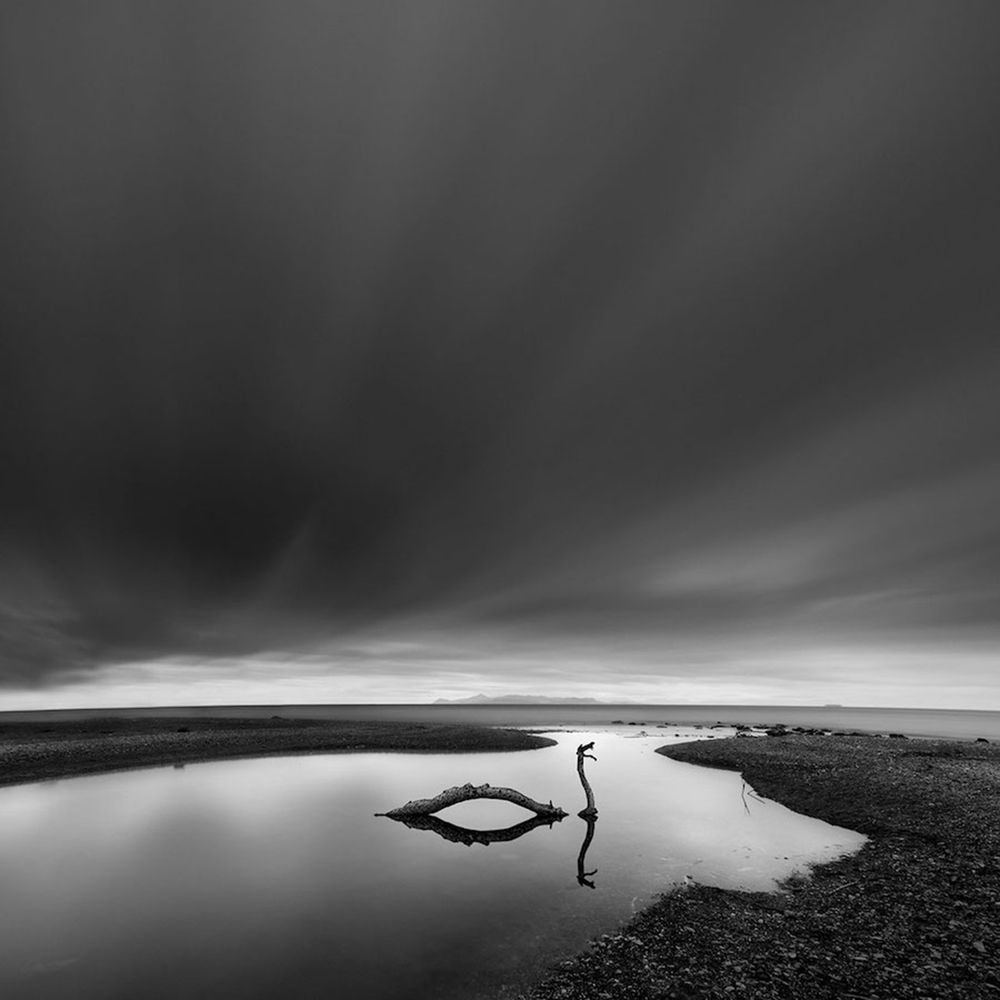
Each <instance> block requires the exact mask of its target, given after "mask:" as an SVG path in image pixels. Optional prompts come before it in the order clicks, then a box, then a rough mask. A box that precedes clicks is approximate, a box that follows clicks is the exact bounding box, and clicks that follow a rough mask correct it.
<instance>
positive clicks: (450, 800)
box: [375, 784, 566, 820]
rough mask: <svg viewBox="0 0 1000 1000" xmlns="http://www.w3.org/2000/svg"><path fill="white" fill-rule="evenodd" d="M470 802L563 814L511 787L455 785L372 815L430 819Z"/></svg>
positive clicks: (539, 813)
mask: <svg viewBox="0 0 1000 1000" xmlns="http://www.w3.org/2000/svg"><path fill="white" fill-rule="evenodd" d="M473 799H502V800H503V801H504V802H513V803H514V805H516V806H522V807H523V808H525V809H529V810H530V811H531V812H533V813H534V814H535V815H536V816H542V817H544V818H545V819H547V820H548V819H562V818H563V816H565V815H566V813H565V812H563V810H562V809H560V808H559V807H558V806H554V805H553V804H552V802H551V801H549V803H548V805H546V804H545V803H544V802H536V801H535V800H534V799H532V798H529V797H528V796H527V795H525V794H524V793H523V792H519V791H517V790H516V789H513V788H494V787H493V786H492V785H472V784H465V785H456V786H455V787H454V788H446V789H445V790H444V791H443V792H440V793H438V794H437V795H435V796H434V797H433V798H431V799H412V800H411V801H410V802H407V803H406V805H405V806H400V807H399V808H398V809H390V810H389V812H387V813H376V814H375V815H376V816H389V817H390V818H391V819H402V818H403V817H404V816H430V815H431V814H432V813H436V812H440V811H441V810H442V809H447V808H448V806H453V805H456V804H457V803H459V802H470V801H472V800H473Z"/></svg>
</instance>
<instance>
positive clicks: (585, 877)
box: [576, 816, 597, 889]
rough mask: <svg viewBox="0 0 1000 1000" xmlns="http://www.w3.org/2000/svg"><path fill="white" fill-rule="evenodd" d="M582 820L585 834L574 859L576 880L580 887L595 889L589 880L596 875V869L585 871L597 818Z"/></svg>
mask: <svg viewBox="0 0 1000 1000" xmlns="http://www.w3.org/2000/svg"><path fill="white" fill-rule="evenodd" d="M580 819H582V820H583V821H584V822H585V823H586V824H587V832H586V834H585V835H584V838H583V843H582V844H581V845H580V853H579V854H578V855H577V858H576V880H577V882H579V883H580V885H585V886H586V887H587V888H588V889H596V888H597V886H596V885H595V884H594V883H593V882H591V880H590V878H591V876H592V875H596V874H597V869H596V868H595V869H594V870H593V871H590V872H588V871H585V870H584V869H585V868H586V867H587V851H588V850H590V845H591V842H592V841H593V839H594V830H595V829H596V827H597V817H596V816H581V817H580Z"/></svg>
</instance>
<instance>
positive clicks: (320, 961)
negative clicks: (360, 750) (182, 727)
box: [0, 726, 864, 1000]
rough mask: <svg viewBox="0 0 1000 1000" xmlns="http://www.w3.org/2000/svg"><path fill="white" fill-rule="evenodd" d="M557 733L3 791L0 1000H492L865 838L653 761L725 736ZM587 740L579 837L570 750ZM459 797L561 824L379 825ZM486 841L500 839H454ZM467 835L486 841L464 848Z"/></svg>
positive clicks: (496, 811)
mask: <svg viewBox="0 0 1000 1000" xmlns="http://www.w3.org/2000/svg"><path fill="white" fill-rule="evenodd" d="M675 733H676V735H675ZM554 735H555V736H556V738H557V739H558V740H559V745H558V746H556V747H550V748H546V749H543V750H535V751H525V752H520V753H503V754H496V753H488V754H391V753H378V754H331V755H325V756H324V755H307V756H295V757H272V758H266V759H259V760H235V761H220V762H215V763H205V764H190V765H187V766H186V767H183V768H181V767H178V768H170V767H167V768H154V769H148V770H142V771H127V772H122V773H117V774H106V775H98V776H93V777H87V778H76V779H70V780H64V781H50V782H44V783H39V784H32V785H23V786H15V787H11V788H3V789H0V997H3V998H4V1000H28V998H31V1000H57V998H58V1000H63V998H65V1000H126V998H127V1000H135V998H139V997H141V998H143V1000H159V998H162V1000H167V998H170V1000H173V998H177V997H205V998H208V997H213V998H214V997H230V996H234V997H241V998H261V1000H264V998H268V1000H270V998H274V997H282V998H290V1000H293V998H318V997H324V998H325V997H343V998H345V1000H346V998H350V1000H390V998H391V1000H410V998H412V1000H417V998H419V1000H425V998H429V997H434V998H439V1000H472V998H477V997H491V996H495V995H496V992H497V990H498V988H499V987H501V986H502V985H507V986H516V985H519V984H522V983H524V982H525V981H526V980H530V979H531V978H532V977H533V976H536V975H538V974H540V973H541V971H543V970H544V969H545V968H546V967H548V966H549V965H550V964H552V963H553V962H555V961H558V960H559V959H561V958H564V957H568V956H569V955H572V954H574V953H576V952H577V951H579V950H580V949H581V948H582V947H583V946H584V945H585V944H586V942H587V941H588V940H590V939H591V938H592V937H594V936H595V935H599V934H601V933H606V932H610V931H613V930H614V929H615V928H617V927H618V926H620V924H621V923H622V922H623V921H625V920H627V919H628V918H629V917H630V916H631V915H632V914H633V913H634V912H636V911H637V910H638V909H640V908H642V907H643V906H645V905H647V904H648V903H649V902H650V900H651V899H652V898H653V897H654V895H655V894H656V893H659V892H663V891H667V890H670V889H672V888H675V887H676V886H678V885H679V884H681V883H683V882H684V880H685V879H693V880H695V881H698V882H703V883H705V884H709V885H716V886H726V887H730V888H736V889H758V890H768V889H773V888H774V887H775V884H776V883H775V880H776V879H781V878H784V877H787V876H788V875H789V874H790V873H791V872H793V871H796V870H806V869H808V867H809V866H810V865H811V864H813V863H816V862H821V861H823V860H827V859H830V858H833V857H837V856H840V855H843V854H845V853H848V852H850V851H854V850H856V849H857V848H858V847H859V846H860V844H861V843H862V842H863V840H864V838H863V837H861V836H860V835H859V834H856V833H852V832H851V831H848V830H843V829H840V828H837V827H832V826H829V825H827V824H825V823H822V822H820V821H819V820H815V819H811V818H808V817H805V816H800V815H797V814H795V813H792V812H790V811H789V810H787V809H785V808H784V807H782V806H780V805H778V804H777V803H775V802H768V801H765V800H760V799H758V798H757V797H756V796H755V795H754V794H753V793H752V790H750V789H747V788H746V787H745V786H744V785H743V784H742V781H741V779H740V777H739V775H737V774H734V773H732V772H726V771H717V770H711V769H706V768H699V767H693V766H691V765H688V764H682V763H679V762H676V761H671V760H668V759H666V758H664V757H662V756H660V755H658V754H656V753H654V750H655V748H656V747H658V746H662V745H663V744H665V743H669V742H679V741H681V740H690V739H693V738H699V737H704V738H710V735H711V736H714V735H720V736H721V735H726V733H725V732H719V733H713V734H709V733H708V732H707V731H704V730H694V729H684V728H678V729H676V730H674V729H671V730H670V731H669V732H665V731H663V730H646V731H643V730H640V729H636V728H632V727H629V728H624V727H622V726H611V727H603V728H602V727H597V728H591V729H586V730H583V731H581V730H580V729H577V728H574V730H573V731H572V732H559V733H556V734H554ZM590 740H594V741H595V743H596V746H595V752H596V754H597V760H596V761H588V762H587V769H588V774H589V777H590V780H591V782H592V784H593V787H594V792H595V795H596V798H597V805H598V808H599V817H598V819H597V821H596V823H590V824H588V823H587V822H586V821H584V820H582V819H580V818H579V817H578V816H577V815H576V812H577V811H578V810H579V809H581V808H582V807H583V805H584V797H583V792H582V790H581V787H580V784H579V782H578V780H577V775H576V754H575V748H576V746H577V744H578V743H581V742H588V741H590ZM467 781H471V782H474V783H476V784H480V783H483V782H489V783H490V784H493V785H506V786H510V787H514V788H517V789H520V790H521V791H523V792H525V793H526V794H528V795H530V796H532V797H534V798H536V799H540V800H545V801H548V800H549V799H552V800H553V801H554V802H555V803H556V804H557V805H561V806H562V807H563V808H564V809H565V810H566V811H567V812H569V813H570V815H569V816H567V817H566V818H565V819H564V820H563V821H562V822H560V823H556V824H553V825H551V826H547V825H540V826H535V827H532V828H528V829H522V828H521V827H519V826H518V824H521V823H522V822H523V821H524V820H525V818H526V817H528V816H529V814H527V813H525V811H524V810H521V809H518V808H517V807H515V806H513V805H511V804H510V803H502V802H477V803H466V804H463V805H460V806H454V807H452V808H451V809H448V810H444V811H443V812H442V813H440V818H441V819H442V820H444V821H446V822H447V823H448V824H450V825H449V826H444V827H441V828H439V829H438V830H435V829H410V828H408V827H406V826H404V825H403V824H402V823H399V822H395V821H393V820H391V819H388V818H387V817H384V816H375V815H374V814H375V813H377V812H382V811H385V810H388V809H391V808H393V807H395V806H398V805H401V804H402V803H404V802H406V801H407V800H408V799H411V798H416V797H425V796H431V795H434V794H436V793H437V792H439V791H441V790H442V789H444V788H446V787H449V786H451V785H456V784H463V783H465V782H467ZM512 826H514V827H515V829H514V830H513V831H511V830H510V827H512ZM529 827H530V824H529ZM484 830H486V831H490V830H500V831H507V832H506V833H501V834H500V835H498V836H496V837H492V836H489V835H487V836H482V835H481V834H476V833H474V834H471V835H470V833H469V831H484ZM456 831H457V832H456ZM519 832H520V834H521V835H520V836H518V835H517V834H518V833H519ZM475 836H481V839H484V840H486V841H487V843H486V844H482V843H472V844H470V845H467V844H465V843H462V842H460V841H461V838H463V837H464V838H465V839H474V837H475ZM455 837H458V838H459V841H458V842H456V840H455V839H449V838H455ZM508 838H512V839H508Z"/></svg>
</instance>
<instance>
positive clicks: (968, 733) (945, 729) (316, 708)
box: [0, 704, 1000, 740]
mask: <svg viewBox="0 0 1000 1000" xmlns="http://www.w3.org/2000/svg"><path fill="white" fill-rule="evenodd" d="M274 715H280V716H283V717H284V718H286V719H338V720H344V721H355V720H360V719H374V720H385V721H390V722H464V723H472V724H479V725H487V726H496V725H501V726H537V727H544V726H556V725H559V726H566V725H569V726H574V725H576V726H580V727H581V728H584V727H587V726H593V725H608V724H609V723H612V722H616V721H621V722H625V723H629V722H633V723H636V724H637V725H643V726H646V727H652V726H657V725H660V724H661V723H676V724H677V725H684V726H690V725H715V724H717V723H723V724H725V723H746V724H748V725H767V724H771V723H784V724H785V725H786V726H802V727H805V728H815V729H829V730H835V731H849V732H853V731H858V732H863V733H903V734H904V735H906V736H914V737H940V738H943V739H960V740H974V739H976V738H978V737H985V738H986V739H989V740H1000V712H984V711H977V710H971V709H968V710H966V709H963V710H958V709H937V708H847V707H842V706H838V705H826V706H822V707H819V706H810V705H802V706H793V705H502V704H498V705H205V706H196V707H180V706H178V707H164V708H106V709H58V710H52V711H35V712H0V722H5V721H8V722H19V721H25V722H27V721H43V720H45V719H53V720H55V719H87V718H100V717H102V716H103V717H108V716H125V717H147V718H148V717H164V716H167V717H177V718H198V717H206V716H211V717H215V718H219V717H228V718H265V719H266V718H270V717H271V716H274Z"/></svg>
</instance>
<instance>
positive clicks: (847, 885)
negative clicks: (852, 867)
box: [827, 882, 861, 996]
mask: <svg viewBox="0 0 1000 1000" xmlns="http://www.w3.org/2000/svg"><path fill="white" fill-rule="evenodd" d="M860 884H861V883H860V882H845V883H844V884H843V885H838V886H837V888H836V889H831V890H830V891H829V892H828V893H827V895H828V896H832V895H833V894H834V893H835V892H840V890H841V889H847V888H849V887H850V886H852V885H860ZM844 996H849V994H847V993H845V994H844Z"/></svg>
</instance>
